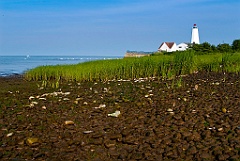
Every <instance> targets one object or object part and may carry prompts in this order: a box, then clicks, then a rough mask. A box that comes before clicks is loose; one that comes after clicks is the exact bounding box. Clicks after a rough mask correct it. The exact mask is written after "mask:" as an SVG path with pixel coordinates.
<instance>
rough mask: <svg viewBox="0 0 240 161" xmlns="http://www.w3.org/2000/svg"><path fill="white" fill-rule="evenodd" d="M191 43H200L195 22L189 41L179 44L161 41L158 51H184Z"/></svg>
mask: <svg viewBox="0 0 240 161" xmlns="http://www.w3.org/2000/svg"><path fill="white" fill-rule="evenodd" d="M193 44H200V40H199V32H198V27H197V25H196V24H194V25H193V28H192V36H191V42H190V43H186V42H182V43H180V44H176V43H175V42H163V43H162V44H161V45H160V46H159V48H158V52H174V51H184V50H187V49H188V48H189V47H191V46H192V45H193Z"/></svg>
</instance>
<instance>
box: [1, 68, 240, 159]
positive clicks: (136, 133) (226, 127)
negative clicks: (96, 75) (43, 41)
mask: <svg viewBox="0 0 240 161" xmlns="http://www.w3.org/2000/svg"><path fill="white" fill-rule="evenodd" d="M239 80H240V76H239V75H237V74H230V73H226V74H223V73H204V72H201V73H197V74H192V75H187V76H182V77H181V78H180V77H178V78H176V79H174V80H161V79H159V78H149V79H137V80H132V81H128V80H112V81H107V82H75V81H63V82H57V83H58V85H57V86H56V85H54V82H47V83H48V85H47V84H46V83H44V82H36V81H31V82H29V81H26V80H24V78H22V77H20V76H18V77H10V78H9V77H5V78H0V159H1V160H15V161H16V160H19V161H21V160H94V161H97V160H106V161H111V160H114V161H115V160H126V161H129V160H154V161H155V160H237V161H239V158H240V82H239ZM55 84H56V82H55ZM57 87H58V88H57Z"/></svg>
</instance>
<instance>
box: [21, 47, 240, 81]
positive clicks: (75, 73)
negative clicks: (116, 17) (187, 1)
mask: <svg viewBox="0 0 240 161" xmlns="http://www.w3.org/2000/svg"><path fill="white" fill-rule="evenodd" d="M194 71H207V72H211V71H215V72H234V73H239V72H240V53H234V54H231V53H224V54H209V55H194V52H192V51H185V52H177V53H175V54H172V55H156V56H149V57H142V58H124V59H116V60H98V61H92V62H85V63H81V64H76V65H56V66H40V67H37V68H34V69H32V70H29V71H27V72H26V73H25V78H26V79H28V80H62V79H64V80H77V81H95V80H97V81H106V80H113V79H134V78H141V77H163V78H171V77H174V76H177V75H181V74H190V73H193V72H194Z"/></svg>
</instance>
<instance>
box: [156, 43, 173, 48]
mask: <svg viewBox="0 0 240 161" xmlns="http://www.w3.org/2000/svg"><path fill="white" fill-rule="evenodd" d="M164 43H165V44H166V45H167V46H168V47H169V49H171V48H172V47H173V45H174V44H175V43H174V42H163V43H162V44H161V45H160V47H159V49H160V48H161V47H162V46H163V44H164Z"/></svg>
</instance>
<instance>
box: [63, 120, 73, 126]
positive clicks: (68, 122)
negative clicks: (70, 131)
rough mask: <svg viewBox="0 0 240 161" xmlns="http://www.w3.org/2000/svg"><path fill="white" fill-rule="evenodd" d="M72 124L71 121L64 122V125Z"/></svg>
mask: <svg viewBox="0 0 240 161" xmlns="http://www.w3.org/2000/svg"><path fill="white" fill-rule="evenodd" d="M73 124H74V122H73V121H69V120H68V121H65V125H73Z"/></svg>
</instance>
